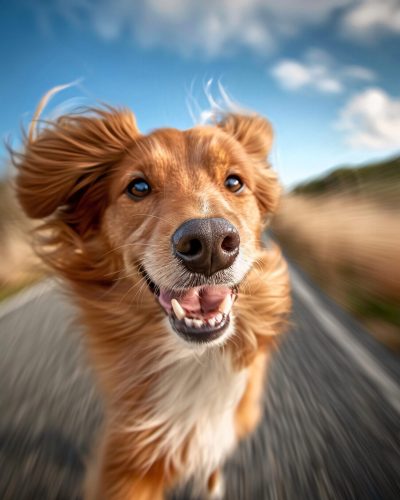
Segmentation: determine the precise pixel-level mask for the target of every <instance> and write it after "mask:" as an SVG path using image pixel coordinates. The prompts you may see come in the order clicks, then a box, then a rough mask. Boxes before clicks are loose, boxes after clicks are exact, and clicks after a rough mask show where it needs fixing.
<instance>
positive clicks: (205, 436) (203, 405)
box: [146, 349, 247, 482]
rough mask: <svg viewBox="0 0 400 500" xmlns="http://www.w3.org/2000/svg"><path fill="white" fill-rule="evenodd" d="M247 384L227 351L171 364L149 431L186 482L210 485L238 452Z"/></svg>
mask: <svg viewBox="0 0 400 500" xmlns="http://www.w3.org/2000/svg"><path fill="white" fill-rule="evenodd" d="M246 380H247V371H246V370H242V371H241V372H237V371H234V369H233V366H232V362H231V357H230V355H229V354H228V353H227V352H223V351H222V350H219V349H211V350H210V351H207V352H204V353H203V354H201V355H199V356H197V355H196V356H194V355H193V354H192V355H191V356H188V357H184V358H183V359H180V360H179V361H177V362H176V363H175V364H172V365H170V366H169V367H168V368H167V370H166V372H165V375H164V376H163V377H162V378H161V379H160V381H159V383H158V384H157V385H156V386H155V387H154V392H153V391H152V394H151V407H152V411H151V415H150V419H149V420H147V419H146V420H147V421H146V427H147V428H153V429H154V437H155V439H157V442H158V446H157V448H158V452H161V454H162V455H163V456H166V457H167V460H168V461H170V463H171V464H173V466H174V467H175V468H177V469H178V470H179V471H180V473H181V474H182V475H183V476H184V477H185V478H189V477H194V478H195V479H196V480H197V482H203V481H205V480H207V478H208V476H209V475H210V474H211V473H212V472H213V471H214V470H215V469H216V468H217V467H219V466H220V465H221V463H222V462H223V460H224V459H225V458H226V456H227V455H228V454H229V452H231V451H232V449H233V448H234V446H235V444H236V435H235V428H234V415H235V409H236V408H237V405H238V403H239V401H240V399H241V397H242V395H243V392H244V389H245V386H246ZM149 402H150V401H149ZM148 417H149V415H148ZM182 450H185V453H184V455H183V454H182Z"/></svg>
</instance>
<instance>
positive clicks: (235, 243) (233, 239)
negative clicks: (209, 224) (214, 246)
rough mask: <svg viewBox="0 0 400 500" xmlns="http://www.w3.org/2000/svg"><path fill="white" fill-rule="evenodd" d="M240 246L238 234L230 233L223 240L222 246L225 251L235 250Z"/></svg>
mask: <svg viewBox="0 0 400 500" xmlns="http://www.w3.org/2000/svg"><path fill="white" fill-rule="evenodd" d="M238 247H239V237H238V235H237V234H235V233H233V234H229V235H228V236H225V238H224V239H223V240H222V243H221V248H222V250H224V251H225V252H233V251H234V250H237V248H238Z"/></svg>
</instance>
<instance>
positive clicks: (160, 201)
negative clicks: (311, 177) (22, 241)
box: [14, 108, 290, 500]
mask: <svg viewBox="0 0 400 500" xmlns="http://www.w3.org/2000/svg"><path fill="white" fill-rule="evenodd" d="M271 141H272V131H271V126H270V125H269V123H268V122H267V121H266V120H264V119H263V118H261V117H260V116H257V115H235V114H229V113H227V114H226V115H224V116H222V117H220V118H219V120H216V122H215V124H213V125H208V126H196V127H194V128H192V129H190V130H186V131H179V130H175V129H161V130H156V131H155V132H152V133H150V134H148V135H144V134H141V133H140V132H139V130H138V128H137V126H136V122H135V118H134V116H133V114H132V113H131V112H130V111H128V110H117V109H112V108H106V109H92V110H88V111H87V112H86V113H83V114H82V113H81V114H75V115H74V114H71V115H67V116H63V117H61V118H59V119H58V120H56V121H55V122H53V123H50V124H47V125H46V126H45V127H44V128H42V129H41V130H40V131H39V133H38V135H37V137H36V138H34V137H30V138H29V139H27V140H26V144H25V149H24V151H23V152H22V153H18V154H17V153H15V154H14V163H15V164H16V165H17V167H18V176H17V179H16V186H17V194H18V198H19V200H20V203H21V205H22V207H23V208H24V210H25V212H26V213H27V215H28V216H29V217H32V218H39V219H44V220H45V222H44V224H43V225H42V226H41V227H40V228H39V230H38V236H39V239H38V243H39V247H38V248H39V251H40V254H41V256H42V258H43V259H44V260H45V261H46V262H47V263H48V264H49V265H50V266H51V267H52V268H53V269H55V270H56V271H57V273H58V274H60V275H61V276H63V277H64V278H65V279H66V281H67V283H68V284H69V285H70V288H71V289H72V292H73V296H74V298H75V300H76V302H77V303H78V305H79V308H80V311H81V313H82V321H83V322H84V324H85V325H86V330H87V344H88V349H89V354H90V357H91V360H92V362H93V365H94V367H95V369H96V371H97V374H98V379H99V384H100V386H101V389H102V391H103V393H104V399H105V405H106V415H105V423H104V430H103V432H102V434H101V437H100V442H99V446H98V448H97V449H96V453H95V457H96V458H95V460H94V461H93V464H92V467H91V469H90V471H89V474H88V481H87V492H86V497H85V498H87V499H90V500H100V499H105V500H111V499H112V500H117V499H118V500H126V499H137V500H157V499H161V498H163V497H164V494H165V492H166V491H168V489H170V488H171V487H174V486H176V485H179V484H181V483H182V482H185V481H186V480H188V479H192V480H193V484H194V485H195V487H196V488H198V490H199V491H200V490H201V491H203V493H204V494H207V495H208V497H209V498H221V497H222V495H223V482H222V477H221V475H220V472H219V470H220V467H221V466H222V465H223V462H224V460H225V458H226V457H227V455H228V454H229V453H231V452H232V450H233V449H234V448H235V446H236V444H237V442H238V440H239V439H240V438H241V437H243V436H245V435H246V434H247V433H249V432H251V431H252V430H253V429H254V428H255V426H256V424H257V422H258V421H259V418H260V414H261V406H260V399H261V394H262V386H263V376H264V371H265V365H266V359H267V356H268V352H269V351H270V349H271V346H272V344H273V341H274V339H275V338H276V335H277V334H278V333H279V332H280V331H281V330H282V327H283V325H284V319H285V316H286V315H287V313H288V311H289V308H290V298H289V285H288V277H287V270H286V265H285V262H284V261H283V259H282V257H281V255H280V252H279V250H278V249H277V248H276V247H275V246H272V247H271V248H270V249H269V250H266V249H264V248H263V247H262V243H261V236H262V231H263V229H264V221H265V220H266V217H267V216H270V215H271V214H272V213H273V212H274V210H275V209H276V206H277V203H278V199H279V193H280V189H279V185H278V182H277V179H276V175H275V174H274V173H273V171H272V170H271V168H270V167H269V165H268V163H267V162H266V158H267V155H268V152H269V149H270V146H271Z"/></svg>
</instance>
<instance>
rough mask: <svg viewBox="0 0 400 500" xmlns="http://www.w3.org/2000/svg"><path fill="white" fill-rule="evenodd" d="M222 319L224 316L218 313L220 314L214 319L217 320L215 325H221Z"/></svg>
mask: <svg viewBox="0 0 400 500" xmlns="http://www.w3.org/2000/svg"><path fill="white" fill-rule="evenodd" d="M222 317H223V316H222V314H221V313H218V314H217V315H216V316H215V317H214V319H215V323H221V321H222Z"/></svg>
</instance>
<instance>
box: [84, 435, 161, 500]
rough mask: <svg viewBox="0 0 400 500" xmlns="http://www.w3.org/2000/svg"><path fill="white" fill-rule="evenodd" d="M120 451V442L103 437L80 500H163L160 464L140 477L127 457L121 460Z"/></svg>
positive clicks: (121, 452) (121, 449)
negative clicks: (82, 497) (82, 499)
mask: <svg viewBox="0 0 400 500" xmlns="http://www.w3.org/2000/svg"><path fill="white" fill-rule="evenodd" d="M125 444H126V441H125ZM123 450H124V447H123V446H122V445H121V442H119V443H118V442H117V441H114V440H112V439H109V438H108V437H105V439H104V438H103V442H102V443H101V446H100V447H99V448H98V450H97V451H98V453H97V460H96V461H95V462H94V463H92V464H91V465H90V466H89V471H88V474H87V477H86V483H85V491H84V500H164V498H165V487H166V485H165V480H164V473H163V468H162V464H158V465H156V466H154V467H152V468H151V469H150V470H149V471H148V472H146V474H145V475H141V474H139V473H138V472H137V471H135V469H134V468H133V467H132V464H130V463H129V455H128V454H126V458H125V459H124V455H123Z"/></svg>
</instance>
